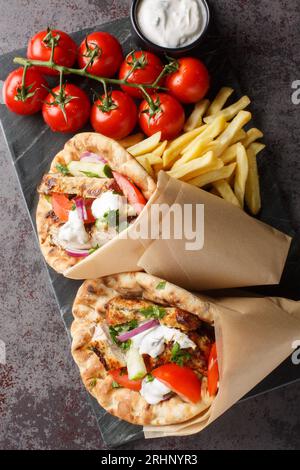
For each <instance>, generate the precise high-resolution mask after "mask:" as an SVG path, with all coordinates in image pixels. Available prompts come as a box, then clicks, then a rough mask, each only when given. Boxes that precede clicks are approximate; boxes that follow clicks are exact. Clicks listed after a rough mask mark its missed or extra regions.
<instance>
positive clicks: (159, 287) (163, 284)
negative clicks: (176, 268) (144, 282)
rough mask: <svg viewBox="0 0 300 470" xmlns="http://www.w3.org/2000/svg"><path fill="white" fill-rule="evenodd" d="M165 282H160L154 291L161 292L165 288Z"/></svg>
mask: <svg viewBox="0 0 300 470" xmlns="http://www.w3.org/2000/svg"><path fill="white" fill-rule="evenodd" d="M166 284H167V283H166V281H160V282H159V283H158V284H157V286H156V287H155V289H157V290H163V289H164V288H165V287H166Z"/></svg>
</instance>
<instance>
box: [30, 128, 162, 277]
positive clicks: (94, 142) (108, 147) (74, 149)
mask: <svg viewBox="0 0 300 470" xmlns="http://www.w3.org/2000/svg"><path fill="white" fill-rule="evenodd" d="M85 151H89V152H93V153H98V154H99V155H101V156H103V158H105V159H106V160H107V162H108V163H109V166H110V167H111V169H112V170H115V171H118V172H119V173H121V174H122V175H124V176H127V177H128V178H130V179H131V180H132V181H133V182H134V183H135V184H136V185H137V186H138V187H139V188H140V190H141V191H142V193H143V195H144V196H145V198H146V199H147V200H148V199H149V198H150V197H151V195H152V194H153V193H154V191H155V189H156V184H155V182H154V180H153V179H152V178H151V177H150V176H149V175H148V173H147V172H146V170H145V169H144V168H143V167H142V166H141V165H140V164H139V163H138V162H137V161H136V160H135V158H133V157H132V156H131V155H130V154H129V153H128V152H127V151H126V150H125V149H124V148H123V147H122V146H121V145H119V144H118V142H116V141H114V140H112V139H109V138H108V137H105V136H103V135H101V134H97V133H93V132H85V133H82V134H77V135H75V136H74V137H73V138H72V139H70V140H69V141H68V142H67V143H66V144H65V146H64V149H63V150H62V151H61V152H59V153H58V154H57V155H56V156H55V158H54V159H53V161H52V163H51V167H50V172H51V173H57V168H56V165H57V164H58V163H59V164H61V165H66V164H68V163H70V162H71V161H72V160H79V159H80V155H81V154H82V153H83V152H85ZM36 225H37V232H38V237H39V242H40V246H41V250H42V253H43V255H44V257H45V259H46V261H47V263H48V264H49V265H50V266H51V267H52V268H53V269H54V270H55V271H57V272H59V273H64V271H65V270H66V269H68V268H70V267H72V266H74V265H75V264H77V263H78V262H80V261H81V258H73V257H71V256H69V255H68V254H67V253H66V252H65V250H63V249H62V248H61V247H59V246H57V245H55V244H54V243H53V242H52V235H53V232H55V230H57V228H58V227H59V226H60V223H59V221H58V220H57V219H56V218H55V215H54V214H53V211H52V206H51V204H50V203H49V202H48V200H47V196H46V195H44V194H40V197H39V202H38V207H37V212H36Z"/></svg>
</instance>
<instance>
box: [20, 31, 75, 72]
mask: <svg viewBox="0 0 300 470" xmlns="http://www.w3.org/2000/svg"><path fill="white" fill-rule="evenodd" d="M52 43H54V45H55V48H54V56H53V59H54V62H55V64H57V65H63V66H65V67H72V65H74V63H75V61H76V56H77V45H76V43H75V42H74V41H73V39H72V38H71V37H70V36H69V35H68V34H67V33H64V32H63V31H59V30H57V29H52V30H51V29H48V30H47V31H40V32H39V33H37V34H36V35H35V36H33V37H32V38H31V39H30V41H29V43H28V48H27V57H28V59H31V60H43V61H49V60H50V57H51V46H52ZM36 68H37V69H38V70H39V71H40V72H41V73H43V74H46V75H58V72H57V71H56V70H52V69H51V68H46V67H40V68H39V67H36Z"/></svg>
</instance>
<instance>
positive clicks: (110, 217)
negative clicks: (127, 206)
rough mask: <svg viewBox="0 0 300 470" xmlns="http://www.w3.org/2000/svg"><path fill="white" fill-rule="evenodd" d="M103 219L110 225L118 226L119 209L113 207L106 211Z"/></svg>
mask: <svg viewBox="0 0 300 470" xmlns="http://www.w3.org/2000/svg"><path fill="white" fill-rule="evenodd" d="M102 220H103V222H104V223H106V224H107V225H108V226H109V227H118V226H119V223H120V213H119V209H113V210H109V211H107V212H105V214H104V216H103V217H102Z"/></svg>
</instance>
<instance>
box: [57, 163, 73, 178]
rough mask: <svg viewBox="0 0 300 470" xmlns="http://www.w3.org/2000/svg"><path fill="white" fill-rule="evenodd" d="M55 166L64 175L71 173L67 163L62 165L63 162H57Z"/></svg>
mask: <svg viewBox="0 0 300 470" xmlns="http://www.w3.org/2000/svg"><path fill="white" fill-rule="evenodd" d="M55 168H56V169H57V171H59V172H60V173H61V174H63V175H64V176H66V175H68V174H69V173H70V172H69V168H68V167H67V165H62V164H61V163H57V164H56V165H55Z"/></svg>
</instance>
